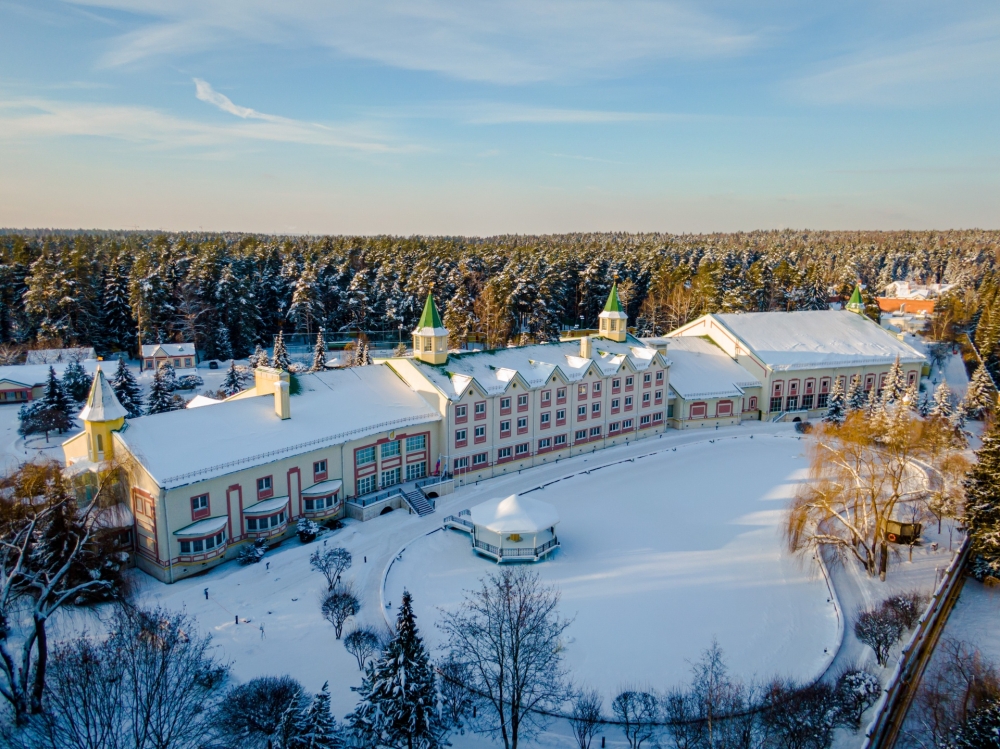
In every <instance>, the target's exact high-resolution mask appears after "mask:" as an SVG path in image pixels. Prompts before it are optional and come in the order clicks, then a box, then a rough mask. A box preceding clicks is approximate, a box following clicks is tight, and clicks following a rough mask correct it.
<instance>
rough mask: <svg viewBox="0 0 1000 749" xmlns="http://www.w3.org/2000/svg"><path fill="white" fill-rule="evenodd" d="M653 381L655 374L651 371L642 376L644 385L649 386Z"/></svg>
mask: <svg viewBox="0 0 1000 749" xmlns="http://www.w3.org/2000/svg"><path fill="white" fill-rule="evenodd" d="M652 383H653V375H651V374H650V373H649V372H646V374H644V375H643V376H642V386H643V387H649V386H650V385H651V384H652Z"/></svg>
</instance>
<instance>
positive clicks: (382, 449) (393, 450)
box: [354, 434, 427, 468]
mask: <svg viewBox="0 0 1000 749" xmlns="http://www.w3.org/2000/svg"><path fill="white" fill-rule="evenodd" d="M401 441H402V440H392V441H390V442H383V443H382V444H381V445H379V446H378V447H379V454H380V455H381V457H382V459H383V460H385V459H386V458H394V457H396V456H397V455H399V454H400V442H401ZM426 447H427V435H426V434H418V435H416V436H414V437H407V438H406V452H408V453H412V452H419V451H421V450H423V449H424V448H426ZM374 462H375V445H371V446H370V447H363V448H361V449H360V450H355V452H354V465H355V466H356V467H358V468H360V467H361V466H367V465H371V464H372V463H374Z"/></svg>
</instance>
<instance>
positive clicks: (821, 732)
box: [761, 681, 839, 749]
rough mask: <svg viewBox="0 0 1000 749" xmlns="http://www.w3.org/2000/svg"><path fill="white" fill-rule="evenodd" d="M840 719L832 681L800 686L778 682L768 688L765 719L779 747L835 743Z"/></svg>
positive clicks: (807, 748) (821, 748)
mask: <svg viewBox="0 0 1000 749" xmlns="http://www.w3.org/2000/svg"><path fill="white" fill-rule="evenodd" d="M838 718H839V715H838V710H837V697H836V694H835V693H834V691H833V687H831V686H830V685H829V684H826V683H824V682H817V683H815V684H810V685H809V686H806V687H797V686H795V685H793V684H788V683H783V682H778V681H776V682H773V683H772V684H771V685H770V686H769V687H768V690H767V695H766V696H765V698H764V711H763V714H762V716H761V721H762V723H763V724H764V727H765V729H766V730H767V732H768V734H769V735H770V737H771V739H772V740H773V742H774V745H775V746H779V747H795V748H796V749H798V748H799V747H801V748H802V749H825V748H826V747H828V746H830V744H831V743H832V742H833V732H834V729H835V728H836V727H837V723H838Z"/></svg>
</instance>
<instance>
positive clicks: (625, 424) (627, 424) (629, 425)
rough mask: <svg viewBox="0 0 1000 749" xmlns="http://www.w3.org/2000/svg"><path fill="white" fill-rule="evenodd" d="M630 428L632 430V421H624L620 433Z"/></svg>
mask: <svg viewBox="0 0 1000 749" xmlns="http://www.w3.org/2000/svg"><path fill="white" fill-rule="evenodd" d="M631 428H632V419H625V421H623V422H622V431H623V432H624V431H627V430H629V429H631Z"/></svg>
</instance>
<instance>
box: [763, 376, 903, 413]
mask: <svg viewBox="0 0 1000 749" xmlns="http://www.w3.org/2000/svg"><path fill="white" fill-rule="evenodd" d="M888 376H889V373H888V372H883V373H881V374H880V375H878V388H877V390H878V392H879V393H881V392H882V389H883V388H884V387H885V381H886V378H887V377H888ZM859 377H860V375H851V381H853V380H855V379H857V378H859ZM847 382H848V378H847V376H845V375H841V376H840V385H841V388H843V389H844V390H845V391H846V389H847ZM916 382H917V370H915V369H913V370H910V371H909V372H907V374H906V384H907V386H910V385H914V384H915V383H916ZM830 384H831V378H829V377H823V378H821V379H820V381H819V393H818V395H819V396H820V397H822V396H824V395H828V394H829V392H830ZM784 386H785V382H784V380H777V381H775V382H774V383H773V389H772V391H771V401H772V402H774V400H775V399H776V398H780V396H784V395H787V396H789V397H797V396H798V395H799V381H798V380H790V381H789V382H788V392H787V393H785V392H783V388H784ZM803 388H804V393H803V394H802V395H803V398H807V397H810V396H813V395H817V393H815V388H816V380H815V379H813V378H809V379H807V380H806V381H805V384H804V386H803ZM864 389H865V392H868V391H870V390H873V389H876V388H875V373H874V372H870V373H868V374H866V375H865V381H864ZM779 408H780V406H779ZM772 410H774V409H772Z"/></svg>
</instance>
